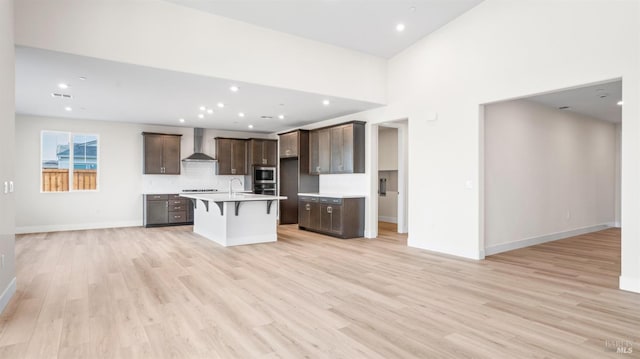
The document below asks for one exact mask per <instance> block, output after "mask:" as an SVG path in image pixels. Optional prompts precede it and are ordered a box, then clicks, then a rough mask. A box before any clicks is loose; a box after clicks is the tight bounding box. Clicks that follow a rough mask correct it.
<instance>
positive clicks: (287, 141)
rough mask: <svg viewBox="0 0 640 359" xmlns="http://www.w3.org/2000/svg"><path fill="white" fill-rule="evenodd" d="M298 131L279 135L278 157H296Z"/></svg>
mask: <svg viewBox="0 0 640 359" xmlns="http://www.w3.org/2000/svg"><path fill="white" fill-rule="evenodd" d="M298 137H299V131H293V132H289V133H285V134H282V135H280V158H287V157H298Z"/></svg>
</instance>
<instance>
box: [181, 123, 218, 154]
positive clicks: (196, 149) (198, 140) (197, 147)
mask: <svg viewBox="0 0 640 359" xmlns="http://www.w3.org/2000/svg"><path fill="white" fill-rule="evenodd" d="M203 141H204V128H194V129H193V154H192V155H191V156H189V157H187V158H184V159H182V161H183V162H215V161H216V159H215V158H213V157H211V156H208V155H205V154H204V153H203V152H202V143H203Z"/></svg>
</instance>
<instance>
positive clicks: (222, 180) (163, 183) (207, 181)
mask: <svg viewBox="0 0 640 359" xmlns="http://www.w3.org/2000/svg"><path fill="white" fill-rule="evenodd" d="M215 166H217V163H215V162H188V163H182V168H181V170H180V172H181V174H180V175H176V176H172V175H142V192H143V193H174V192H175V193H178V192H180V191H181V190H183V189H202V188H215V189H217V190H219V191H221V192H226V191H228V190H229V181H230V180H231V179H232V178H239V179H240V180H241V181H242V184H243V186H240V184H238V183H237V182H235V183H234V186H233V188H234V190H243V189H246V190H249V189H251V177H250V176H218V175H216V167H215ZM243 187H244V188H243Z"/></svg>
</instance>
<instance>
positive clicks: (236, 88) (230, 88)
mask: <svg viewBox="0 0 640 359" xmlns="http://www.w3.org/2000/svg"><path fill="white" fill-rule="evenodd" d="M238 90H240V88H239V87H238V86H231V87H229V91H231V92H238Z"/></svg>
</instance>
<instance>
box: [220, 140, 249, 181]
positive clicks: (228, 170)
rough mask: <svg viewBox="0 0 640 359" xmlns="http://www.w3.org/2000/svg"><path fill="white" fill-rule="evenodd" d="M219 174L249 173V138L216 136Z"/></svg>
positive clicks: (243, 174)
mask: <svg viewBox="0 0 640 359" xmlns="http://www.w3.org/2000/svg"><path fill="white" fill-rule="evenodd" d="M216 155H217V156H218V167H217V171H216V174H218V175H242V176H245V175H248V174H249V172H248V171H247V140H240V139H236V138H223V137H216Z"/></svg>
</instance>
